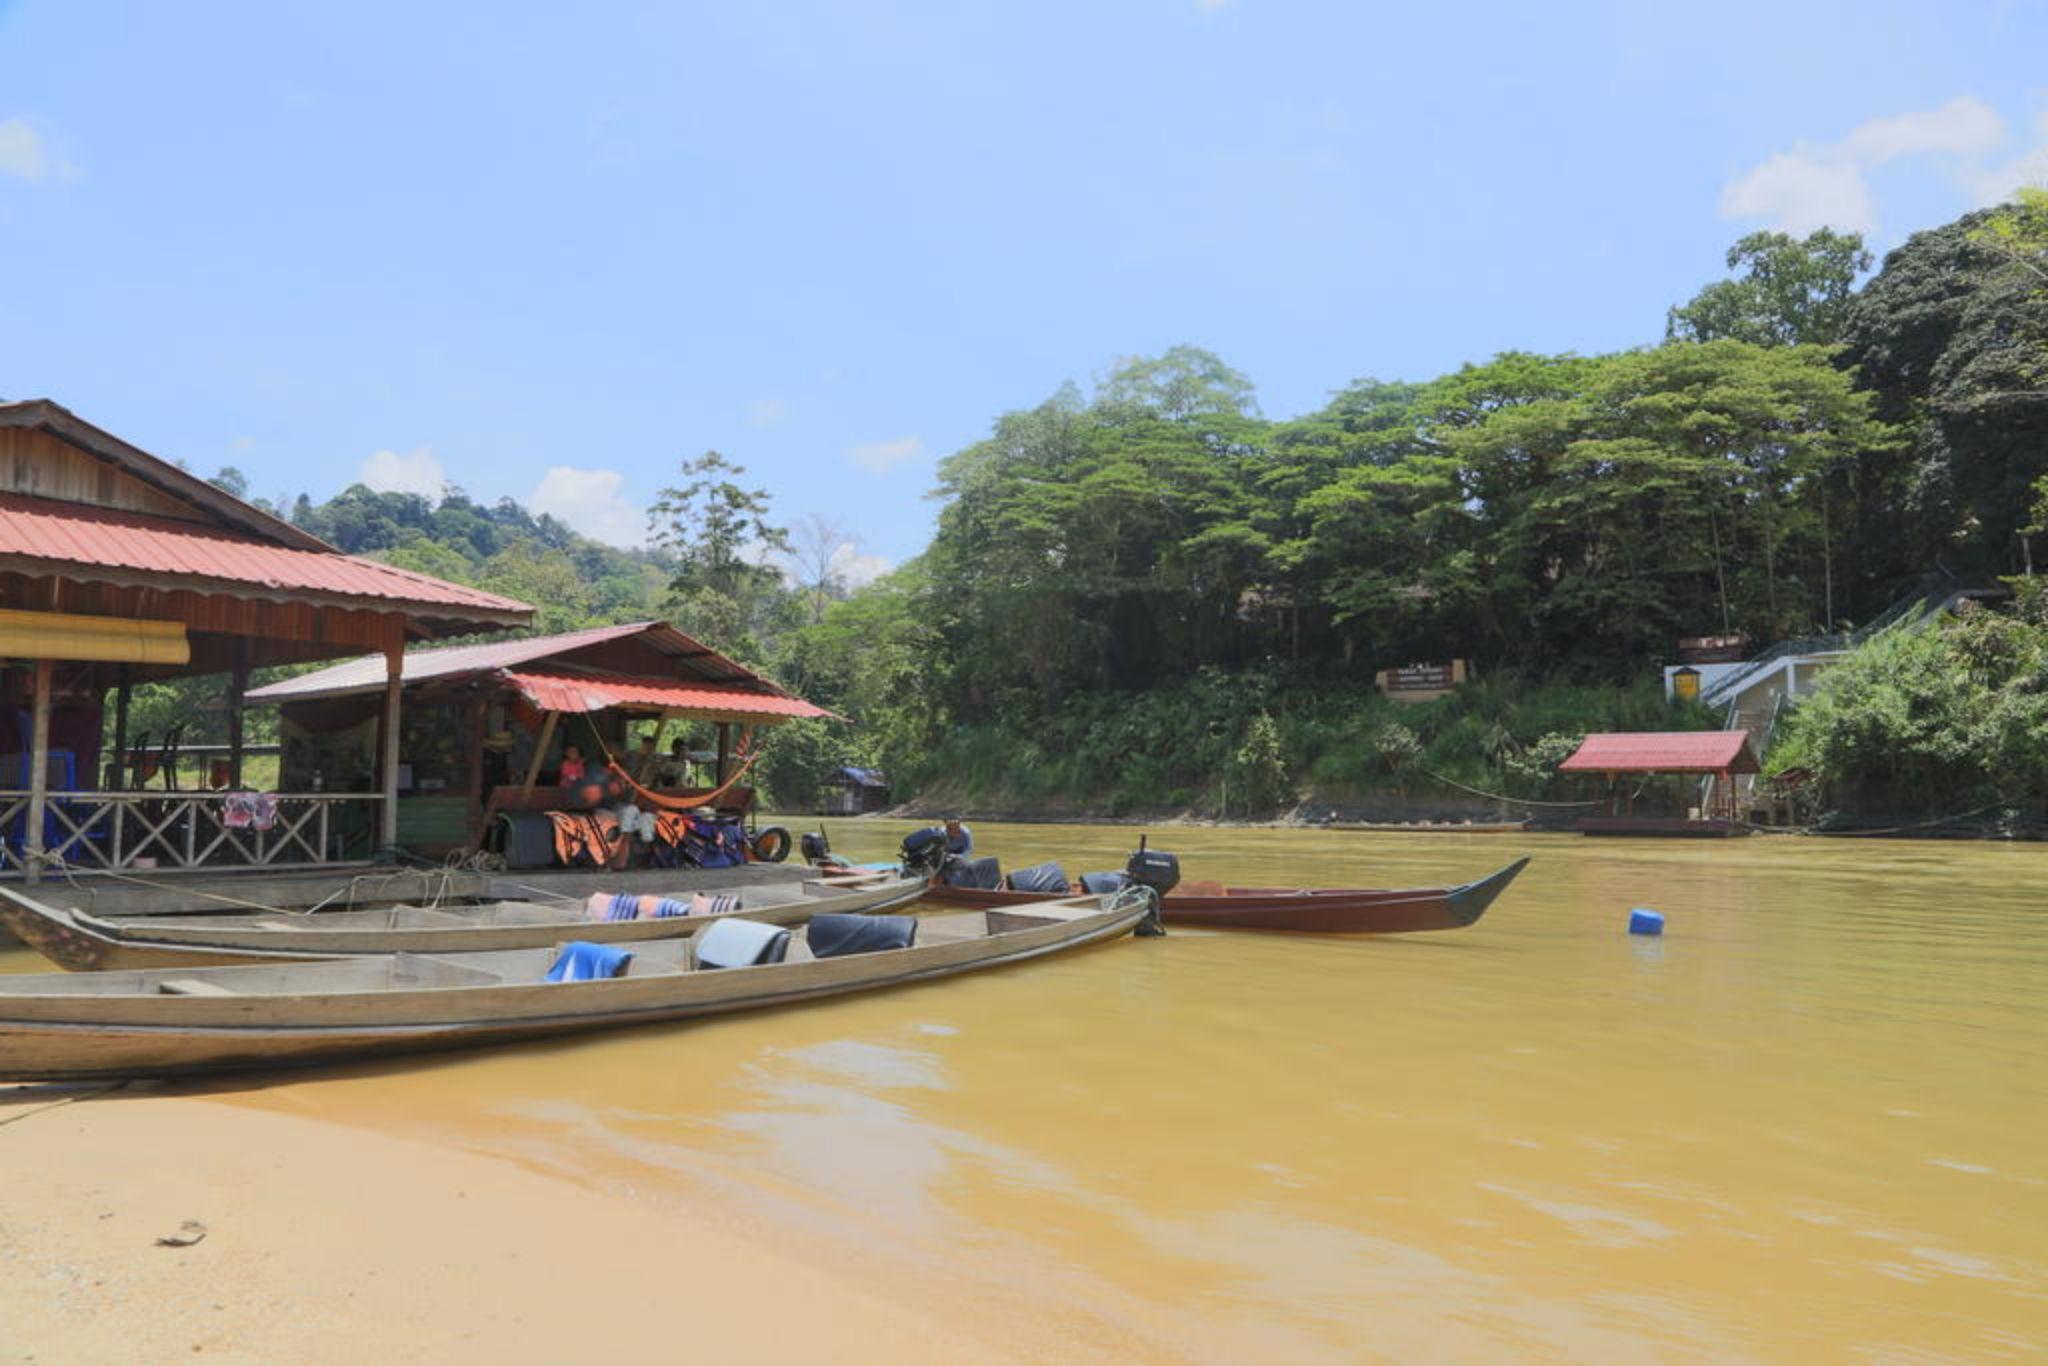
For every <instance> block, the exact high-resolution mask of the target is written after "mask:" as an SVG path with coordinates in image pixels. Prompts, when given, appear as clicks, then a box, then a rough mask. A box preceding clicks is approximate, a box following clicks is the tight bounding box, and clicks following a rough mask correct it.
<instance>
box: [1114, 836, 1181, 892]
mask: <svg viewBox="0 0 2048 1366" xmlns="http://www.w3.org/2000/svg"><path fill="white" fill-rule="evenodd" d="M1145 840H1146V837H1145V836H1144V835H1140V836H1138V849H1137V852H1136V853H1134V854H1132V855H1131V860H1130V862H1129V863H1126V864H1125V865H1124V874H1125V875H1126V876H1127V877H1129V878H1130V880H1131V881H1133V882H1135V883H1137V884H1138V885H1139V886H1141V887H1150V888H1151V889H1152V890H1153V891H1155V892H1157V893H1159V895H1161V896H1165V895H1166V894H1167V893H1168V892H1170V891H1172V890H1173V889H1174V888H1176V887H1178V886H1180V859H1179V857H1178V856H1177V855H1174V854H1167V853H1162V852H1160V851H1159V850H1157V849H1147V848H1146V847H1145Z"/></svg>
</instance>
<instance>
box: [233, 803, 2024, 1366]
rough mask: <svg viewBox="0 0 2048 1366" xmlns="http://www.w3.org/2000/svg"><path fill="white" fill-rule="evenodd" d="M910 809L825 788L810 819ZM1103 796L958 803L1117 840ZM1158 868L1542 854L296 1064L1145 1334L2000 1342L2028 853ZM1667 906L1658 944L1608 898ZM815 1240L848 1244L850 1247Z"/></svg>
mask: <svg viewBox="0 0 2048 1366" xmlns="http://www.w3.org/2000/svg"><path fill="white" fill-rule="evenodd" d="M902 828H903V827H902V826H900V825H898V824H891V823H880V822H866V821H863V822H859V823H852V822H844V823H839V824H837V825H836V826H835V828H834V829H833V832H832V833H833V838H834V842H835V844H836V845H838V846H839V847H840V848H841V850H842V851H843V852H847V853H849V854H850V855H852V856H854V857H875V856H880V855H883V854H885V853H886V852H887V851H888V849H889V848H890V846H891V845H892V844H893V840H894V838H895V836H896V833H897V832H899V831H900V830H901V829H902ZM1134 833H1135V832H1129V831H1121V830H1110V831H1099V830H1084V829H1079V828H1073V827H1048V826H1030V827H1021V826H1019V827H998V826H982V827H979V828H978V829H977V836H978V840H979V843H980V844H981V845H982V846H983V847H984V848H985V849H986V850H988V851H989V852H994V853H998V854H1000V855H1001V856H1002V857H1003V859H1004V862H1005V863H1006V864H1021V863H1027V862H1034V861H1037V860H1039V859H1042V858H1059V859H1060V860H1061V861H1062V862H1063V863H1064V864H1065V865H1066V866H1067V867H1068V868H1069V869H1070V870H1078V869H1080V868H1084V867H1085V868H1102V867H1114V866H1116V865H1117V864H1118V863H1119V862H1120V861H1121V854H1122V852H1123V850H1124V848H1125V846H1126V845H1127V843H1128V842H1129V839H1130V836H1131V835H1132V834H1134ZM1155 842H1156V843H1160V844H1162V845H1164V846H1166V847H1169V848H1174V849H1176V850H1178V851H1179V852H1180V853H1181V854H1182V857H1183V861H1184V865H1185V866H1186V868H1187V871H1188V874H1189V876H1191V877H1231V878H1236V879H1241V880H1244V881H1249V882H1266V883H1282V882H1313V883H1322V884H1343V883H1350V884H1364V885H1398V884H1415V883H1429V882H1437V881H1442V880H1447V879H1452V878H1461V877H1469V876H1476V875H1478V874H1480V873H1483V872H1486V871H1490V870H1491V869H1492V868H1493V867H1495V866H1497V865H1499V864H1501V863H1504V862H1506V861H1507V860H1508V859H1509V858H1510V857H1512V856H1513V855H1514V854H1517V853H1520V852H1524V851H1525V850H1526V851H1529V852H1533V853H1534V854H1535V855H1536V861H1535V862H1534V863H1533V864H1532V865H1531V867H1530V869H1529V871H1528V872H1527V873H1525V874H1524V875H1523V877H1522V879H1521V880H1520V881H1519V882H1518V883H1517V884H1516V885H1515V886H1514V887H1513V888H1512V889H1511V890H1510V891H1509V893H1508V894H1507V895H1506V896H1505V897H1503V898H1502V900H1501V901H1500V902H1499V903H1497V904H1496V905H1495V907H1494V908H1493V910H1492V911H1491V912H1489V914H1488V915H1487V917H1486V919H1485V920H1483V921H1482V922H1481V923H1480V924H1479V925H1478V926H1477V927H1475V928H1473V929H1470V930H1466V931H1458V932H1453V933H1447V934H1440V935H1424V936H1414V937H1408V938H1388V939H1342V938H1334V937H1294V936H1282V935H1260V934H1244V933H1193V932H1179V931H1177V932H1175V933H1172V934H1170V935H1169V936H1168V937H1167V938H1165V939H1162V940H1150V941H1132V942H1126V943H1121V944H1117V945H1113V946H1109V947H1106V948H1103V949H1099V950H1089V951H1084V952H1081V953H1077V954H1073V955H1070V956H1068V957H1065V958H1061V959H1056V960H1053V961H1050V962H1047V963H1044V964H1041V965H1036V966H1028V967H1023V968H1017V969H1010V970H1004V971H999V972H995V973H988V974H982V975H980V976H975V977H969V978H964V979H961V980H958V981H954V982H947V983H939V984H933V985H928V986H922V987H916V988H912V989H908V990H904V991H899V992H894V993H889V994H884V995H876V996H868V997H860V998H854V999H850V1000H846V1001H841V1002H836V1003H828V1004H822V1005H817V1006H812V1007H806V1008H802V1009H792V1010H783V1011H777V1012H773V1013H769V1014H763V1015H755V1016H751V1017H749V1016H737V1017H732V1018H727V1019H719V1020H714V1021H710V1022H707V1023H703V1024H698V1025H690V1026H677V1027H668V1028H656V1029H647V1030H640V1031H636V1032H632V1033H625V1034H619V1035H614V1036H609V1037H605V1038H601V1039H590V1040H579V1041H574V1042H569V1043H562V1044H555V1045H548V1046H542V1047H534V1048H526V1049H519V1050H513V1051H506V1052H498V1053H492V1054H481V1055H476V1056H471V1057H464V1058H459V1059H448V1060H440V1061H434V1062H430V1063H416V1064H408V1065H404V1066H393V1067H383V1068H374V1069H372V1068H365V1069H358V1070H355V1071H353V1072H349V1073H345V1074H327V1075H324V1076H319V1077H314V1078H307V1079H302V1080H290V1081H287V1082H285V1083H284V1084H280V1085H277V1086H274V1087H272V1088H270V1089H267V1090H259V1091H248V1092H236V1093H231V1094H225V1093H224V1094H223V1095H222V1099H223V1100H224V1101H227V1102H231V1103H234V1104H244V1105H257V1106H264V1107H274V1108H280V1109H286V1110H291V1111H295V1112H302V1113H308V1114H313V1115H318V1116H323V1117H328V1118H333V1119H338V1120H341V1121H344V1122H348V1123H353V1124H361V1125H369V1126H375V1127H379V1128H385V1129H391V1130H395V1131H400V1132H405V1133H412V1134H425V1135H429V1136H437V1137H441V1138H444V1139H446V1140H448V1141H452V1142H456V1143H460V1144H462V1145H464V1146H468V1147H472V1148H476V1149H479V1150H483V1151H489V1152H494V1153H499V1154H503V1155H507V1156H510V1157H513V1158H516V1159H518V1160H520V1161H523V1162H528V1163H532V1164H536V1165H542V1166H546V1167H548V1168H550V1169H553V1170H558V1171H561V1172H564V1173H566V1174H570V1175H572V1176H575V1177H576V1178H578V1179H582V1180H588V1181H591V1182H595V1183H598V1184H603V1185H606V1186H608V1187H614V1188H618V1189H626V1190H631V1191H633V1192H635V1193H637V1194H641V1195H643V1196H645V1197H646V1198H649V1199H660V1200H668V1201H673V1202H676V1203H677V1204H679V1205H681V1206H685V1207H687V1208H688V1209H690V1210H691V1211H692V1213H693V1214H697V1215H701V1216H702V1217H705V1218H707V1219H713V1220H716V1221H717V1222H718V1223H719V1224H721V1225H722V1226H728V1227H739V1228H742V1229H745V1230H748V1231H751V1232H756V1233H759V1234H761V1235H762V1236H770V1237H781V1238H785V1239H786V1241H788V1242H789V1244H790V1245H792V1246H797V1247H800V1248H808V1249H812V1250H813V1255H816V1256H819V1257H820V1258H823V1259H827V1260H829V1259H832V1258H835V1257H836V1258H845V1257H854V1258H857V1259H859V1264H861V1265H864V1266H871V1267H873V1268H874V1269H876V1271H877V1274H878V1275H880V1274H881V1269H883V1268H896V1269H902V1268H909V1269H911V1270H913V1271H917V1272H920V1273H923V1274H925V1275H927V1276H928V1277H931V1278H934V1279H933V1280H932V1281H931V1282H930V1283H934V1284H941V1283H942V1284H945V1285H948V1286H951V1287H954V1288H956V1289H958V1290H959V1291H960V1293H969V1294H976V1295H980V1296H983V1297H984V1299H985V1301H986V1302H987V1303H988V1304H989V1305H990V1307H991V1313H998V1312H1018V1313H1022V1312H1034V1311H1033V1309H1032V1307H1033V1306H1045V1305H1059V1306H1062V1309H1061V1311H1060V1312H1063V1313H1066V1314H1069V1315H1072V1316H1077V1317H1080V1318H1089V1317H1093V1318H1096V1319H1098V1320H1099V1319H1113V1320H1114V1321H1116V1322H1117V1323H1119V1324H1121V1325H1124V1326H1125V1328H1126V1329H1128V1330H1129V1332H1130V1333H1131V1334H1132V1336H1131V1337H1130V1338H1129V1339H1127V1340H1126V1341H1125V1343H1124V1345H1125V1346H1131V1347H1135V1348H1136V1349H1139V1350H1144V1349H1151V1350H1154V1351H1160V1352H1169V1353H1180V1354H1192V1355H1205V1356H1216V1357H1232V1356H1242V1355H1244V1354H1247V1353H1250V1352H1265V1353H1272V1352H1285V1353H1289V1354H1293V1355H1301V1356H1315V1355H1345V1354H1356V1353H1360V1352H1365V1353H1374V1354H1386V1355H1420V1354H1424V1353H1434V1354H1439V1355H1441V1354H1444V1353H1447V1352H1448V1353H1455V1354H1461V1355H1505V1354H1510V1353H1514V1354H1527V1353H1541V1354H1551V1355H1572V1356H1580V1357H1584V1356H1592V1355H1600V1356H1615V1355H1618V1356H1624V1357H1639V1356H1643V1355H1646V1354H1655V1355H1660V1356H1661V1355H1673V1354H1678V1355H1691V1354H1706V1353H1714V1354H1717V1355H1725V1354H1730V1353H1752V1354H1764V1355H1772V1356H1790V1355H1794V1354H1800V1355H1810V1354H1814V1353H1817V1352H1826V1353H1827V1354H1828V1355H1831V1356H1832V1355H1845V1354H1858V1355H1862V1354H1869V1355H1876V1356H1880V1357H1896V1356H1902V1355H1911V1354H1914V1353H1916V1352H1937V1353H1946V1354H1951V1355H1965V1354H1967V1355H1969V1356H1972V1357H1986V1356H1990V1357H1996V1356H2012V1355H2025V1354H2029V1353H2030V1352H2033V1351H2038V1350H2039V1348H2040V1347H2041V1345H2042V1344H2043V1342H2044V1324H2048V1266H2044V1253H2043V1247H2044V1239H2043V1237H2042V1233H2043V1230H2044V1229H2048V1143H2044V1142H2043V1141H2042V1139H2041V1135H2042V1133H2043V1132H2044V1128H2048V1023H2044V1021H2043V1018H2042V1013H2041V1010H2040V1004H2039V1003H2040V996H2041V991H2042V988H2043V986H2044V985H2048V951H2044V948H2043V946H2042V930H2043V928H2044V925H2043V920H2044V916H2048V894H2044V893H2042V892H2041V890H2040V889H2041V888H2042V887H2043V885H2044V878H2043V873H2044V872H2048V849H2040V848H2006V847H1989V846H1975V845H1945V844H1899V843H1886V844H1878V843H1854V842H1847V841H1843V842H1823V841H1815V840H1789V839H1786V840H1776V839H1753V840H1747V841H1740V842H1730V843H1725V844H1724V843H1719V842H1700V843H1684V842H1641V843H1636V842H1628V841H1609V842H1602V841H1594V840H1583V839H1579V838H1576V837H1567V836H1553V837H1516V836H1388V835H1374V834H1339V833H1314V832H1306V831H1287V832H1270V831H1210V830H1175V831H1172V832H1170V834H1169V835H1168V836H1167V837H1166V838H1164V839H1159V840H1156V841H1155ZM1635 906H1648V907H1653V908H1655V909H1658V910H1660V911H1662V912H1664V913H1665V915H1666V917H1667V919H1668V927H1667V930H1666V933H1665V937H1664V938H1662V939H1655V940H1651V939H1642V938H1636V937H1631V936H1629V935H1628V934H1627V933H1626V928H1627V919H1628V912H1629V910H1630V908H1632V907H1635ZM842 1264H843V1263H842Z"/></svg>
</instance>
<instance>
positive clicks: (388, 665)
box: [377, 641, 405, 851]
mask: <svg viewBox="0 0 2048 1366" xmlns="http://www.w3.org/2000/svg"><path fill="white" fill-rule="evenodd" d="M404 686H405V644H404V642H402V641H401V642H400V643H399V644H397V645H393V646H390V647H389V648H387V649H386V650H385V651H384V726H383V734H382V736H381V737H379V738H380V739H382V741H383V751H384V752H383V764H384V773H383V778H384V809H383V810H382V811H381V812H379V813H378V817H377V846H378V848H379V849H383V850H393V851H395V850H396V849H397V848H398V698H399V695H400V694H401V693H402V692H403V691H404Z"/></svg>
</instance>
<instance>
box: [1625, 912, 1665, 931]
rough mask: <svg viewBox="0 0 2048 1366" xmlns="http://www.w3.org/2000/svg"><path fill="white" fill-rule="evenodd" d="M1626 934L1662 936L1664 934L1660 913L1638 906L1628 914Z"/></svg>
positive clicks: (1662, 918) (1662, 919)
mask: <svg viewBox="0 0 2048 1366" xmlns="http://www.w3.org/2000/svg"><path fill="white" fill-rule="evenodd" d="M1628 932H1629V933H1630V934H1662V933H1664V917H1663V915H1662V914H1661V913H1660V912H1657V911H1650V910H1645V909H1643V908H1642V907H1641V906H1638V907H1636V908H1635V909H1634V910H1632V911H1630V912H1629V913H1628Z"/></svg>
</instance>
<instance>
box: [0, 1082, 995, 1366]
mask: <svg viewBox="0 0 2048 1366" xmlns="http://www.w3.org/2000/svg"><path fill="white" fill-rule="evenodd" d="M62 1094H63V1093H62V1092H52V1091H49V1090H33V1091H30V1090H10V1089H9V1088H4V1087H0V1171H4V1172H5V1174H6V1179H5V1195H4V1197H0V1361H8V1362H12V1361H66V1362H70V1361H134V1360H166V1359H168V1358H170V1357H172V1356H173V1355H176V1356H181V1357H189V1356H190V1355H192V1354H194V1353H198V1354H202V1355H205V1356H208V1357H213V1358H226V1359H228V1360H247V1361H256V1360H280V1359H288V1360H294V1361H362V1360H376V1359H391V1360H399V1359H403V1360H414V1361H454V1360H476V1359H483V1358H488V1359H491V1360H501V1361H540V1360H556V1361H559V1360H573V1359H576V1358H578V1357H587V1356H589V1355H591V1354H592V1353H593V1352H595V1351H605V1352H624V1353H627V1354H629V1355H630V1356H631V1357H634V1358H642V1357H644V1358H648V1359H654V1358H662V1359H684V1358H694V1359H723V1360H733V1359H763V1358H770V1357H773V1358H778V1359H784V1360H787V1359H791V1358H802V1359H809V1360H818V1359H823V1360H834V1361H862V1360H883V1359H886V1360H889V1361H923V1360H934V1361H936V1360H950V1361H959V1360H962V1359H968V1358H978V1359H987V1358H989V1357H990V1356H1000V1355H1006V1354H1008V1353H1007V1352H1006V1351H1005V1349H1006V1348H1007V1349H1008V1350H1009V1351H1015V1350H1017V1349H1018V1348H1019V1347H1021V1346H1023V1345H1024V1344H1020V1343H1019V1342H1017V1341H1016V1340H1015V1338H1014V1337H1012V1338H1008V1339H1006V1340H1003V1341H996V1340H991V1338H990V1337H989V1336H988V1333H989V1331H990V1330H989V1329H988V1328H987V1327H986V1326H978V1325H976V1323H975V1322H974V1319H975V1306H974V1305H973V1304H972V1303H968V1302H960V1301H957V1300H955V1301H953V1302H951V1303H948V1297H945V1296H943V1295H934V1296H932V1297H931V1298H930V1299H929V1300H928V1301H926V1302H925V1305H924V1307H909V1306H906V1304H905V1303H904V1302H902V1300H901V1299H900V1298H899V1299H897V1300H895V1301H894V1302H891V1301H887V1300H884V1299H882V1298H879V1297H876V1296H874V1295H871V1294H869V1293H868V1292H867V1291H865V1290H864V1289H862V1288H861V1287H860V1286H859V1285H858V1284H857V1281H858V1279H859V1274H858V1272H857V1271H850V1272H849V1274H848V1275H847V1276H846V1277H844V1278H832V1277H828V1276H826V1275H823V1274H821V1273H820V1272H818V1271H817V1270H815V1269H813V1268H811V1267H808V1266H805V1265H803V1264H801V1263H799V1262H797V1261H795V1260H793V1259H790V1258H787V1257H783V1256H780V1255H778V1254H777V1253H775V1252H774V1251H773V1250H771V1249H765V1248H762V1247H759V1246H754V1245H752V1244H749V1243H746V1242H743V1241H739V1240H736V1239H734V1238H732V1237H731V1236H729V1235H723V1234H720V1233H718V1232H716V1231H707V1230H704V1229H702V1228H698V1227H694V1226H693V1225H692V1224H691V1223H690V1222H689V1221H688V1219H687V1218H686V1217H684V1216H683V1215H682V1214H681V1213H680V1212H677V1211H664V1210H663V1209H661V1208H660V1207H658V1206H651V1205H650V1206H643V1205H640V1204H637V1203H634V1202H633V1201H630V1200H628V1199H625V1198H623V1197H620V1196H615V1195H608V1194H604V1193H598V1192H592V1191H590V1190H588V1189H585V1188H583V1187H580V1186H576V1185H572V1184H570V1183H567V1182H564V1181H560V1180H557V1179H554V1178H551V1177H548V1176H545V1175H541V1174H537V1173H534V1172H531V1171H527V1170H524V1169H522V1168H519V1167H515V1166H512V1165H510V1164H507V1163H504V1162H500V1161H496V1160H494V1159H491V1158H487V1157H481V1156H477V1155H473V1154H469V1153H464V1152H460V1151H455V1150H449V1149H444V1148H439V1147H434V1146H431V1145H426V1144H421V1143H416V1142H411V1141H408V1140H404V1139H398V1138H392V1137H387V1136H384V1135H380V1134H374V1133H365V1132H360V1131H357V1130H354V1129H347V1128H342V1127H339V1126H335V1125H330V1124H326V1123H323V1122H320V1121H315V1120H307V1119H302V1118H297V1117H294V1116H289V1115H277V1114H269V1113H264V1112H261V1111H256V1110H251V1109H247V1108H243V1107H231V1106H226V1105H222V1104H219V1103H214V1102H209V1101H206V1100H201V1099H191V1098H180V1097H164V1096H142V1095H122V1094H117V1095H113V1096H107V1097H103V1098H98V1099H85V1100H80V1101H77V1102H75V1103H71V1104H66V1105H63V1106H60V1107H58V1108H54V1109H49V1110H44V1111H42V1112H40V1113H33V1114H30V1113H28V1112H29V1111H31V1110H33V1109H35V1107H37V1106H39V1105H46V1104H48V1103H49V1102H50V1101H51V1100H53V1099H56V1098H59V1097H61V1095H62ZM17 1117H20V1118H19V1122H12V1123H10V1122H9V1121H10V1120H15V1119H16V1118H17ZM188 1220H190V1221H195V1222H196V1223H198V1224H202V1225H204V1227H205V1237H204V1239H203V1240H202V1241H200V1242H198V1243H197V1244H195V1245H193V1246H188V1247H164V1246H159V1245H158V1243H157V1239H158V1238H159V1237H164V1236H190V1235H189V1233H188V1234H184V1235H181V1234H180V1230H181V1229H183V1228H184V1227H185V1226H186V1221H188ZM915 1302H916V1301H915V1297H913V1303H915ZM1027 1350H1028V1349H1027Z"/></svg>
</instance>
